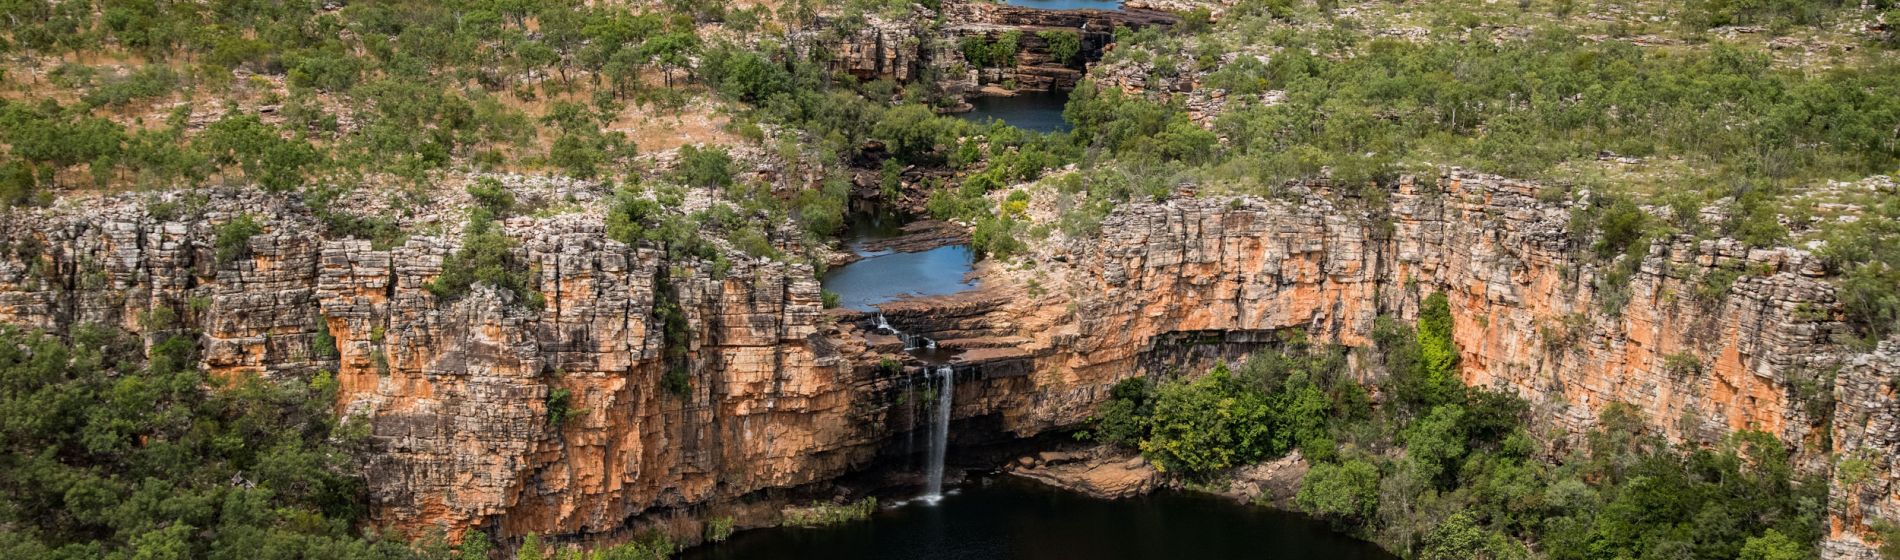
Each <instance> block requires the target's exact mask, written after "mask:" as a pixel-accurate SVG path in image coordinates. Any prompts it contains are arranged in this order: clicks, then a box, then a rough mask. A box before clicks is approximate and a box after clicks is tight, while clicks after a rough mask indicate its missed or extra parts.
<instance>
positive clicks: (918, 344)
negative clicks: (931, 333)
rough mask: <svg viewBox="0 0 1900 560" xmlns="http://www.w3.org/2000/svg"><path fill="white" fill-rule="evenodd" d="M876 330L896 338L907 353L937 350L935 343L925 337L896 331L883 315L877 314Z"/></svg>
mask: <svg viewBox="0 0 1900 560" xmlns="http://www.w3.org/2000/svg"><path fill="white" fill-rule="evenodd" d="M877 329H878V330H880V331H884V332H886V333H889V334H891V335H893V336H896V337H897V340H900V341H903V343H904V351H906V352H909V351H911V350H916V349H918V348H929V349H931V350H936V349H937V341H935V340H931V339H930V337H927V336H917V335H913V334H910V333H907V332H904V331H900V330H897V327H893V326H891V322H890V321H889V320H887V319H885V318H884V314H883V313H879V314H877Z"/></svg>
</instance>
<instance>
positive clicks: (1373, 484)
mask: <svg viewBox="0 0 1900 560" xmlns="http://www.w3.org/2000/svg"><path fill="white" fill-rule="evenodd" d="M1293 500H1294V503H1296V504H1299V506H1300V510H1301V511H1305V512H1307V513H1311V514H1313V515H1317V516H1321V517H1326V518H1330V519H1334V520H1337V521H1341V522H1348V523H1350V522H1359V521H1364V520H1370V519H1373V515H1374V514H1375V513H1376V512H1377V511H1378V508H1379V467H1377V466H1375V465H1373V464H1372V463H1369V462H1366V461H1365V460H1362V459H1357V458H1354V459H1347V460H1345V461H1343V462H1339V463H1319V464H1316V465H1313V468H1312V470H1309V471H1307V472H1306V477H1305V478H1302V479H1300V490H1299V493H1297V494H1295V495H1294V498H1293Z"/></svg>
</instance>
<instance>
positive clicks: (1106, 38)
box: [792, 0, 1177, 93]
mask: <svg viewBox="0 0 1900 560" xmlns="http://www.w3.org/2000/svg"><path fill="white" fill-rule="evenodd" d="M836 19H837V18H836V17H819V18H817V20H816V21H817V22H818V23H819V24H818V25H815V26H811V27H810V28H809V29H808V30H804V31H798V32H794V33H793V34H792V39H793V44H794V45H795V46H797V47H799V48H800V49H801V51H800V54H801V55H802V54H808V53H809V52H810V51H812V50H823V51H825V52H826V53H827V55H828V58H829V59H830V60H831V66H832V68H833V69H835V70H839V71H843V72H846V73H849V74H852V75H854V76H857V77H858V78H861V79H876V78H889V79H892V80H896V81H898V82H909V81H912V80H915V79H919V78H928V77H934V78H935V79H938V80H940V81H942V82H943V84H944V85H945V87H946V89H947V90H948V91H951V92H956V93H974V92H976V91H977V90H978V89H979V88H981V87H982V86H983V85H984V84H1002V83H1010V84H1013V85H1014V86H1015V89H1016V90H1021V91H1051V90H1069V89H1074V88H1075V86H1076V84H1077V83H1080V82H1081V80H1082V77H1083V69H1084V67H1085V66H1086V65H1087V64H1088V63H1089V62H1093V61H1095V60H1097V59H1100V58H1101V55H1102V52H1103V50H1104V49H1105V48H1106V47H1107V46H1108V44H1109V43H1110V42H1111V41H1113V40H1114V35H1115V29H1116V28H1117V27H1133V28H1140V27H1145V26H1153V25H1171V24H1173V23H1174V22H1176V21H1177V18H1176V17H1175V16H1173V15H1171V14H1168V13H1166V12H1161V11H1157V10H1150V9H1142V8H1129V9H1124V10H1043V9H1036V8H1026V7H1021V6H1012V5H1008V4H1002V3H995V2H971V1H961V0H958V1H951V2H945V3H944V5H943V8H942V17H941V18H939V17H938V14H937V13H936V12H932V11H930V10H927V9H924V8H921V7H917V8H914V9H913V10H912V11H911V13H910V14H908V16H906V17H892V16H888V15H881V14H869V15H866V16H864V17H863V20H862V22H858V21H855V20H854V21H853V22H852V23H851V24H850V25H845V26H842V27H843V28H844V29H847V30H849V31H848V32H846V33H844V34H842V35H839V34H835V33H834V32H829V31H821V30H828V29H834V28H838V27H839V26H838V25H836V23H837V22H836ZM1045 31H1058V32H1063V33H1073V34H1075V36H1076V39H1077V42H1078V45H1077V46H1078V47H1079V51H1078V52H1076V53H1075V54H1074V55H1072V56H1071V57H1070V58H1066V59H1064V58H1060V57H1058V56H1057V53H1056V52H1055V50H1054V49H1052V48H1051V46H1050V42H1049V40H1047V39H1045V38H1044V37H1043V36H1042V35H1041V33H1042V32H1045ZM1012 33H1013V34H1015V36H1016V50H1015V52H1014V53H1013V54H1012V56H1011V58H1012V63H1010V64H1008V65H1006V66H1002V67H994V68H983V67H979V66H978V65H976V64H972V63H971V62H970V61H969V60H967V59H966V58H965V57H964V56H963V53H962V52H961V51H960V50H959V46H960V44H961V42H962V41H963V40H964V39H966V38H970V37H979V38H982V39H983V40H985V41H996V40H998V39H1001V38H1002V37H1003V36H1004V35H1005V34H1012Z"/></svg>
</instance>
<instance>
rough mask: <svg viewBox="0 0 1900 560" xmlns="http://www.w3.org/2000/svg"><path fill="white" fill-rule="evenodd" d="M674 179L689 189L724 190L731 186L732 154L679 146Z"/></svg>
mask: <svg viewBox="0 0 1900 560" xmlns="http://www.w3.org/2000/svg"><path fill="white" fill-rule="evenodd" d="M673 174H674V177H675V179H676V180H678V181H679V182H680V183H681V184H684V185H686V186H689V187H703V188H725V187H730V186H732V182H733V162H732V154H730V153H727V152H726V149H725V148H719V147H700V146H694V145H691V144H688V145H685V146H680V159H679V168H678V169H675V170H674V172H673Z"/></svg>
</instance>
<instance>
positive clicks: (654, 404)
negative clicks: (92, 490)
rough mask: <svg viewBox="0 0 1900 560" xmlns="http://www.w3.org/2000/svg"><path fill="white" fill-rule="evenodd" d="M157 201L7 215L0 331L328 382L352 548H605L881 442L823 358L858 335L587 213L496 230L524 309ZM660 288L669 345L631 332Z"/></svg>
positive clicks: (283, 204) (820, 470) (506, 297)
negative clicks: (523, 288)
mask: <svg viewBox="0 0 1900 560" xmlns="http://www.w3.org/2000/svg"><path fill="white" fill-rule="evenodd" d="M182 198H183V197H181V196H177V195H173V196H171V197H170V200H156V199H153V200H144V199H138V198H134V197H131V196H120V197H115V198H110V199H104V200H83V201H74V202H72V204H71V205H70V206H68V207H62V208H56V209H47V210H39V211H15V212H11V213H9V215H8V217H7V219H6V220H5V225H4V226H0V239H4V240H6V245H7V249H8V250H6V251H5V252H4V257H3V258H0V320H4V321H5V322H8V323H12V324H16V325H23V326H28V327H33V328H39V329H46V330H49V331H54V332H64V331H66V330H67V329H69V328H72V327H74V326H76V325H80V324H104V325H113V326H117V327H120V328H123V329H126V330H129V331H132V332H136V333H140V334H142V335H144V336H146V337H147V339H148V340H153V339H156V337H158V336H161V335H165V334H185V335H188V336H194V337H196V340H197V341H198V346H199V348H200V349H201V352H200V354H199V356H200V360H201V362H202V366H203V367H205V368H206V369H207V370H208V371H209V372H211V373H213V374H214V375H219V376H227V377H228V376H237V375H250V374H257V375H264V376H268V377H275V378H302V377H305V376H309V375H312V374H314V373H315V372H317V371H319V370H327V371H334V372H335V373H336V376H337V378H338V381H339V384H340V386H341V394H340V397H339V400H340V402H339V403H338V407H339V410H341V411H342V412H344V413H345V414H346V415H347V416H348V417H352V418H360V419H363V420H366V421H367V423H368V429H369V432H370V435H369V440H368V454H367V456H366V457H365V458H364V459H365V460H364V464H363V468H364V469H365V474H366V475H367V479H368V480H369V482H370V488H369V497H370V500H371V506H372V507H371V512H372V521H373V522H375V523H376V524H378V525H381V526H384V527H387V528H391V529H396V530H399V531H404V532H410V533H414V532H416V531H419V530H421V529H423V528H426V527H443V528H446V529H448V530H451V531H452V532H457V531H460V530H461V529H463V528H467V527H477V526H480V527H484V528H488V529H491V530H493V531H495V532H496V534H498V535H501V536H518V535H522V534H526V533H530V532H536V533H543V534H576V533H603V532H612V531H616V530H618V529H620V528H621V527H623V526H624V525H626V523H627V521H628V519H629V518H630V517H632V516H634V515H637V514H641V513H648V512H654V511H666V510H669V509H671V508H683V507H687V506H697V505H702V504H708V503H717V502H721V501H729V500H731V499H734V498H736V497H739V496H743V495H746V494H748V493H751V492H754V491H756V490H759V489H762V488H790V487H797V486H800V485H804V484H808V483H812V482H815V481H822V480H827V479H830V478H834V477H837V476H839V475H842V474H845V473H846V472H849V471H851V470H853V469H856V468H859V467H861V466H862V465H863V464H864V463H865V462H866V461H868V460H870V459H871V458H872V455H873V454H874V453H875V451H876V448H875V444H876V443H877V442H878V441H880V438H883V437H886V436H887V434H885V433H883V431H882V428H881V426H882V425H883V424H884V423H883V422H881V421H867V418H865V416H866V415H868V414H874V413H876V412H877V411H875V410H870V411H867V410H864V409H861V408H858V407H859V406H860V405H861V404H863V403H865V402H870V401H872V400H874V399H868V398H865V397H863V396H861V393H878V392H887V391H888V389H887V388H886V387H884V385H889V384H890V383H891V380H890V379H889V377H890V376H889V375H884V376H882V377H880V376H879V375H878V373H879V372H878V371H877V370H876V369H875V368H870V367H858V365H857V364H856V363H854V362H852V361H850V360H847V359H845V358H844V354H845V353H847V352H852V351H854V350H853V348H852V345H853V344H857V345H858V346H859V347H861V346H862V342H861V341H862V337H856V336H840V335H837V334H836V333H832V332H828V331H831V330H835V329H836V328H837V327H836V326H835V325H834V324H833V323H832V322H831V321H830V320H828V319H826V317H825V315H824V313H823V310H822V308H821V305H820V301H819V300H820V298H819V288H818V283H817V280H816V279H815V278H814V276H813V273H812V270H811V269H810V267H808V266H805V265H787V264H783V263H775V262H771V261H765V262H757V261H754V260H751V259H741V260H737V261H736V264H735V265H734V266H733V267H732V269H731V271H730V272H729V273H728V275H726V276H724V277H723V278H715V277H712V275H711V274H710V272H709V268H710V267H708V266H705V263H700V262H692V261H688V262H669V261H668V260H666V259H664V258H663V257H662V254H660V253H659V252H657V251H655V250H652V249H644V248H642V249H635V248H630V247H628V246H626V245H623V244H620V243H618V242H615V241H612V240H609V239H608V238H607V236H606V234H605V228H604V227H603V226H602V221H601V218H600V216H598V215H582V214H570V215H561V216H554V217H550V218H515V219H511V220H509V221H507V222H506V225H505V229H506V231H507V232H508V233H509V235H511V236H512V237H514V238H515V239H517V240H518V241H519V242H520V247H519V249H517V253H519V254H520V256H522V257H523V258H525V262H526V263H528V265H529V267H530V268H531V269H532V271H533V278H534V281H533V285H534V286H535V287H536V289H538V290H539V291H540V292H541V293H542V294H543V295H544V297H545V304H543V305H542V306H541V307H540V308H532V307H530V306H529V304H527V303H526V302H523V301H520V300H519V298H517V297H516V296H515V294H513V293H511V292H507V291H504V290H498V289H495V288H493V287H488V286H485V285H477V286H476V287H475V289H473V290H472V291H471V293H469V294H468V295H466V296H463V297H461V298H459V299H455V300H443V299H441V298H438V297H437V296H435V295H434V294H432V293H431V292H430V291H429V290H428V289H427V284H428V283H429V281H430V280H431V279H433V277H434V276H436V275H437V274H438V273H439V272H440V271H441V266H442V260H443V257H444V256H445V255H447V254H449V253H450V252H451V251H452V250H453V248H454V247H455V243H454V242H453V241H452V240H449V239H442V238H435V237H414V238H411V239H409V240H408V241H407V242H405V243H404V244H402V245H400V246H396V247H393V248H389V249H375V248H372V247H371V246H370V244H369V243H368V242H366V241H358V240H349V239H323V238H321V237H319V236H316V235H312V234H311V232H313V231H320V230H321V226H320V225H319V224H318V222H317V220H316V219H314V218H313V217H311V215H310V213H309V212H308V211H307V209H305V208H303V207H302V206H301V205H299V204H297V203H296V202H295V201H293V200H289V199H288V198H286V197H282V196H273V195H260V194H255V193H251V192H217V193H214V194H212V195H211V197H210V199H209V200H207V201H204V202H203V203H202V204H203V206H204V207H203V208H201V209H196V210H192V211H189V212H187V213H186V215H172V214H177V213H178V211H177V210H176V207H177V201H178V200H180V199H182ZM245 214H248V215H251V216H254V217H256V218H257V219H258V220H259V221H260V222H261V223H262V224H263V225H264V231H263V232H262V233H260V234H258V235H256V236H254V237H251V238H250V239H249V240H248V241H244V242H243V243H242V244H241V246H242V247H244V248H245V249H246V251H243V254H242V255H240V256H237V257H235V258H231V259H228V260H225V261H223V262H220V259H219V257H218V256H217V253H218V251H217V241H216V239H217V224H221V223H225V222H228V221H230V220H231V219H233V218H235V217H236V216H239V215H245ZM662 283H664V285H670V286H671V287H672V289H673V292H676V295H675V296H672V297H673V298H674V299H675V300H676V301H677V306H678V308H679V309H680V310H681V311H682V313H683V315H684V317H685V320H686V322H687V324H688V328H687V329H686V336H685V337H683V339H682V340H672V341H669V340H666V337H665V334H664V333H662V332H661V330H662V329H659V328H658V327H656V325H657V324H658V323H657V322H656V321H655V320H654V319H653V318H654V317H655V306H656V293H660V291H661V289H662V288H661V286H662V285H663V284H662ZM320 333H322V334H320ZM325 335H327V339H328V342H326V341H325V340H323V339H325V338H326V336H325ZM668 345H683V346H685V355H686V363H689V364H691V365H690V371H689V372H688V378H689V379H690V389H689V390H688V391H687V392H686V393H685V394H674V393H672V392H669V391H667V390H665V389H663V388H662V386H663V384H662V382H661V377H662V376H663V375H665V370H666V369H667V360H666V358H665V355H666V347H667V346H668ZM331 346H333V349H332V348H331ZM840 346H842V348H841V347H840ZM559 392H565V395H566V396H565V397H564V398H563V397H560V396H559V395H560V393H559ZM563 403H564V404H565V406H564V407H563V406H560V405H561V404H563ZM551 404H552V405H553V406H555V407H557V408H563V409H565V410H568V411H569V412H567V413H566V414H565V416H567V418H565V419H564V421H562V422H559V423H558V424H557V423H554V422H553V417H552V415H551V414H550V410H549V409H550V406H551Z"/></svg>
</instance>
